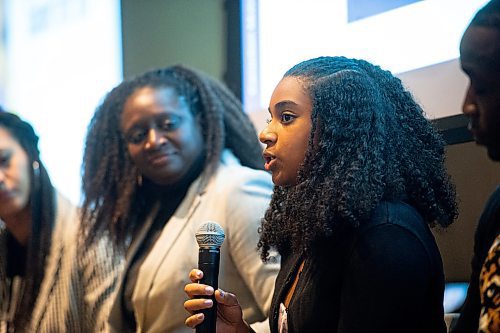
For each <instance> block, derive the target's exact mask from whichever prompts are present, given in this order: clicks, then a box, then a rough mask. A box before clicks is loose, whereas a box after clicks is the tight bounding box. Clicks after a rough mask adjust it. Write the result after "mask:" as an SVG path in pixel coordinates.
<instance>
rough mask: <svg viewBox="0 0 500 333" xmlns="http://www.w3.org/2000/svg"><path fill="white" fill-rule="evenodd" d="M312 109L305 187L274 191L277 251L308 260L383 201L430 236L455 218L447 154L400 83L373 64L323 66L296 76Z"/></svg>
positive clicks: (267, 226) (267, 230) (266, 242)
mask: <svg viewBox="0 0 500 333" xmlns="http://www.w3.org/2000/svg"><path fill="white" fill-rule="evenodd" d="M284 77H293V78H296V79H297V80H298V81H299V82H300V83H301V85H302V86H303V87H304V89H305V91H306V92H307V93H308V94H309V96H310V97H311V100H312V115H311V117H312V129H311V134H310V137H309V146H308V150H307V152H306V155H305V159H304V162H303V165H302V167H301V168H300V169H299V172H298V176H297V185H295V186H291V187H280V186H276V187H275V189H274V193H273V196H272V200H271V203H270V207H269V209H268V210H267V212H266V214H265V218H264V219H263V222H262V227H261V238H260V241H259V245H258V246H259V248H260V249H261V255H262V259H263V260H266V259H267V258H268V256H269V250H270V249H271V247H276V248H277V249H278V251H279V252H280V253H284V252H286V251H288V250H290V249H291V246H293V247H294V251H304V252H305V253H310V252H311V251H312V250H314V246H313V244H315V242H317V241H319V240H321V239H325V238H328V237H329V236H331V235H332V233H334V232H335V230H336V228H337V227H340V226H347V227H358V226H359V225H360V224H362V223H363V221H365V220H366V219H368V218H369V217H370V215H371V213H372V211H373V209H374V208H375V207H376V206H377V204H378V203H379V202H380V201H381V200H405V201H406V202H408V203H409V204H411V205H413V206H414V207H415V208H416V209H417V210H418V211H419V212H420V214H421V215H422V216H423V218H424V220H425V221H427V223H429V224H430V225H431V226H434V225H436V224H437V225H440V226H443V227H445V226H447V225H449V224H451V223H452V222H453V220H454V219H455V218H456V216H457V206H456V201H455V199H456V195H455V188H454V186H453V185H452V183H451V182H450V178H449V176H448V174H447V173H446V171H445V167H444V144H443V141H442V139H441V137H440V136H439V135H438V133H437V132H436V130H435V129H434V128H433V126H432V124H431V123H430V122H429V121H428V120H427V119H426V118H425V117H424V114H423V111H422V109H421V108H420V106H419V105H418V104H417V103H416V102H415V101H414V99H413V97H412V96H411V94H410V93H409V92H408V91H406V90H405V89H404V87H403V85H402V83H401V81H400V80H399V79H398V78H396V77H394V76H393V75H392V74H391V73H390V72H388V71H385V70H382V69H381V68H380V67H378V66H374V65H372V64H370V63H368V62H366V61H363V60H357V59H348V58H344V57H320V58H315V59H311V60H307V61H304V62H302V63H299V64H298V65H296V66H294V67H293V68H291V69H290V70H289V71H288V72H286V73H285V76H284Z"/></svg>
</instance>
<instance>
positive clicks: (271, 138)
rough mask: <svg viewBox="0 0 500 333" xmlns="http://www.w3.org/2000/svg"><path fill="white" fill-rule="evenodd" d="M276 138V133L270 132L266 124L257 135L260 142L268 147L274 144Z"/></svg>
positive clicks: (270, 129) (269, 126)
mask: <svg viewBox="0 0 500 333" xmlns="http://www.w3.org/2000/svg"><path fill="white" fill-rule="evenodd" d="M277 138H278V136H277V135H276V132H275V131H273V130H272V128H271V125H270V124H268V125H267V126H266V128H264V129H263V130H262V132H260V134H259V140H260V142H262V143H263V144H265V145H268V146H269V145H272V144H274V143H275V142H276V139H277Z"/></svg>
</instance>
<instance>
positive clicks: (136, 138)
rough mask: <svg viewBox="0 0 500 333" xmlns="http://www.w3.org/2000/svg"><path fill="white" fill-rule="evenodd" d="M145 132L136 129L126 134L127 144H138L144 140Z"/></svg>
mask: <svg viewBox="0 0 500 333" xmlns="http://www.w3.org/2000/svg"><path fill="white" fill-rule="evenodd" d="M146 136H147V132H146V131H145V130H141V129H136V130H133V131H131V132H130V133H128V134H127V136H126V138H127V142H129V143H132V144H135V145H136V144H139V143H141V142H143V141H144V139H146Z"/></svg>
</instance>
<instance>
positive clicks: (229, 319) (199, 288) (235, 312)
mask: <svg viewBox="0 0 500 333" xmlns="http://www.w3.org/2000/svg"><path fill="white" fill-rule="evenodd" d="M202 277H203V272H202V271H200V270H198V269H193V270H192V271H191V272H190V273H189V279H190V280H191V281H192V282H193V283H190V284H187V285H186V286H185V287H184V291H185V292H186V294H187V295H188V296H189V298H190V299H189V300H187V301H186V302H184V308H185V309H186V310H187V311H188V312H189V313H191V315H192V316H190V317H188V318H187V319H186V322H185V324H186V326H189V327H191V328H195V327H196V326H197V325H199V324H200V323H201V322H203V319H204V316H203V313H197V314H195V311H199V310H203V309H208V308H211V307H212V306H213V301H212V300H211V299H210V298H208V297H210V296H212V295H213V294H214V289H213V288H212V287H210V286H207V285H205V284H199V283H196V282H197V281H198V280H200V279H201V278H202ZM200 296H207V298H194V297H200ZM215 300H216V301H217V303H218V305H217V333H248V332H250V327H249V326H248V325H247V323H245V321H244V320H243V312H242V311H241V306H240V304H239V303H238V299H237V298H236V296H235V295H234V294H231V293H228V292H224V291H222V290H220V289H218V290H216V291H215Z"/></svg>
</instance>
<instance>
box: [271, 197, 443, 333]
mask: <svg viewBox="0 0 500 333" xmlns="http://www.w3.org/2000/svg"><path fill="white" fill-rule="evenodd" d="M319 249H320V250H319V251H318V252H317V253H318V254H317V255H315V256H314V257H306V258H305V265H304V269H303V271H302V273H301V276H300V278H299V281H298V284H297V286H296V289H295V292H294V295H293V297H292V299H291V301H290V304H289V307H288V330H289V332H290V333H294V332H338V333H341V332H342V333H344V332H348V333H366V332H383V333H388V332H389V333H390V332H398V333H399V332H407V333H408V332H410V333H411V332H415V333H417V332H418V333H422V332H426V333H433V332H446V325H445V323H444V313H443V294H444V274H443V266H442V261H441V256H440V254H439V250H438V248H437V246H436V243H435V240H434V237H433V235H432V233H431V232H430V229H429V227H428V226H427V224H426V223H425V222H424V221H423V219H422V217H421V216H420V215H419V213H418V212H417V211H416V210H415V209H414V208H413V207H411V206H409V205H408V204H406V203H404V202H382V203H381V204H380V205H379V206H378V207H377V208H376V209H375V211H374V213H373V215H372V217H371V219H370V220H369V221H366V223H364V224H363V225H362V226H360V227H359V228H356V229H354V228H350V229H346V230H343V231H342V232H338V233H337V234H336V235H334V236H333V237H332V238H331V239H329V240H328V241H326V242H324V244H321V245H319ZM303 259H304V257H303V256H302V255H301V254H297V253H292V254H289V255H286V254H283V257H282V267H281V271H280V273H279V275H278V277H277V280H276V286H275V292H274V297H273V302H272V305H271V312H270V325H271V332H273V333H277V332H278V310H279V305H280V303H281V302H283V300H284V298H285V296H286V294H287V292H288V291H289V289H290V286H291V284H292V282H293V280H294V278H295V275H296V272H297V269H298V266H299V265H300V263H301V262H302V260H303Z"/></svg>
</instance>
